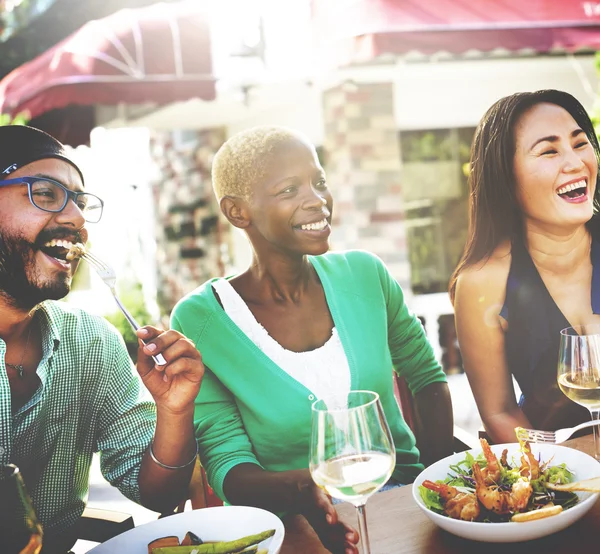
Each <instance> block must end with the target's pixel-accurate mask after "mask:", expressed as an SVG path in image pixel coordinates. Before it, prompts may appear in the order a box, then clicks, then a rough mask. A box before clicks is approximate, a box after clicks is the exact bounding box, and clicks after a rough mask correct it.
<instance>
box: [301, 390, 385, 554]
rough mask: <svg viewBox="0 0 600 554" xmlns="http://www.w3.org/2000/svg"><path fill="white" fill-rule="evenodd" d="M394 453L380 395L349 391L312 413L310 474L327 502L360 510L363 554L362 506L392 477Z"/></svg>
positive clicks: (321, 402) (366, 539)
mask: <svg viewBox="0 0 600 554" xmlns="http://www.w3.org/2000/svg"><path fill="white" fill-rule="evenodd" d="M395 465H396V450H395V448H394V441H393V439H392V435H391V433H390V429H389V427H388V424H387V421H386V419H385V414H384V412H383V408H382V407H381V403H380V402H379V395H378V394H377V393H375V392H371V391H352V392H350V393H349V394H348V395H347V397H346V396H344V397H342V398H337V399H335V401H334V402H333V403H330V405H328V404H327V403H326V402H325V401H324V400H317V401H316V402H315V403H314V404H313V407H312V430H311V441H310V472H311V475H312V478H313V480H314V481H315V483H316V484H317V485H318V486H320V487H321V488H323V489H324V490H325V491H326V492H327V493H328V494H329V495H330V496H332V497H333V498H337V499H339V500H344V501H346V502H350V503H351V504H354V506H356V508H357V510H358V523H359V532H360V537H361V544H362V552H363V554H370V552H371V551H370V547H369V534H368V531H367V520H366V514H365V504H366V502H367V499H368V498H369V496H371V495H372V494H373V493H375V492H377V491H378V490H379V489H380V488H381V487H383V485H385V484H386V482H387V481H388V479H389V478H390V477H391V475H392V472H393V471H394V467H395Z"/></svg>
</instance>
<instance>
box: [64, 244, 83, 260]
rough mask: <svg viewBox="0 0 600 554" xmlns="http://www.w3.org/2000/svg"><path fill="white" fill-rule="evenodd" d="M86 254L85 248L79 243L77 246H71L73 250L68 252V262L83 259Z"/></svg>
mask: <svg viewBox="0 0 600 554" xmlns="http://www.w3.org/2000/svg"><path fill="white" fill-rule="evenodd" d="M84 254H85V246H84V245H83V244H81V243H80V242H78V243H77V244H71V248H70V249H69V251H68V252H67V260H68V261H71V260H74V259H75V258H81V256H83V255H84Z"/></svg>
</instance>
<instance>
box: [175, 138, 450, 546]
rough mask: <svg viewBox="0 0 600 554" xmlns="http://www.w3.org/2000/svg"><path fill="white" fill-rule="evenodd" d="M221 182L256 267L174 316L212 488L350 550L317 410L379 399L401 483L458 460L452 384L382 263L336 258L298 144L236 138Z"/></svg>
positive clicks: (220, 165) (184, 304)
mask: <svg viewBox="0 0 600 554" xmlns="http://www.w3.org/2000/svg"><path fill="white" fill-rule="evenodd" d="M213 184H214V188H215V193H216V196H217V198H218V200H219V202H220V206H221V210H222V212H223V213H224V214H225V216H226V217H227V219H228V220H229V222H230V223H231V224H232V225H233V226H234V227H237V228H238V229H241V230H243V231H244V232H245V233H246V235H247V236H248V238H249V240H250V243H251V246H252V261H251V264H250V267H249V268H248V269H247V270H246V271H244V272H243V273H240V274H239V275H235V276H232V277H230V278H223V279H212V280H211V281H209V282H207V283H205V284H204V285H202V286H201V287H200V288H198V289H197V290H195V291H194V292H192V293H191V294H190V295H188V296H187V297H186V298H184V299H183V300H182V301H181V302H180V303H179V304H178V305H177V306H176V307H175V310H174V311H173V315H172V324H173V327H174V328H176V329H179V330H180V331H182V332H183V333H184V334H185V335H187V336H188V337H189V338H190V339H192V340H193V341H194V342H195V343H196V346H197V348H198V349H199V350H200V351H201V352H202V357H203V360H204V363H205V364H206V368H207V369H206V373H205V376H204V381H203V385H202V391H201V393H200V395H199V396H198V399H197V402H196V414H195V423H196V432H197V437H198V444H199V448H200V457H201V460H202V463H203V464H204V466H205V468H206V472H207V475H208V479H209V482H210V483H211V485H212V486H213V488H214V489H215V491H216V492H217V494H218V495H219V496H220V497H221V498H222V499H224V500H226V501H228V502H231V503H234V504H244V505H253V506H258V507H262V508H266V509H270V510H274V511H278V512H281V511H286V512H292V513H300V514H302V515H304V516H305V517H306V518H307V519H308V521H309V522H310V523H311V524H312V526H313V527H314V528H315V530H316V531H317V533H318V534H319V536H320V538H321V540H322V541H323V543H324V544H325V545H326V546H327V547H328V548H329V549H330V550H332V551H333V552H346V553H350V554H352V553H356V552H357V547H356V543H357V540H358V536H357V534H356V532H355V531H354V530H352V529H351V528H349V527H347V526H345V525H342V524H341V523H338V522H337V514H336V511H335V508H334V507H333V506H332V504H331V499H330V498H329V497H328V496H326V494H325V493H324V492H323V491H322V490H321V489H319V488H318V487H317V486H316V485H315V484H314V482H313V481H312V479H311V477H310V473H309V470H308V453H309V438H310V428H311V406H312V404H313V403H314V401H315V400H317V399H321V398H324V399H327V400H329V399H332V398H334V397H335V396H339V395H340V394H344V393H346V394H347V393H348V392H349V391H350V390H351V389H354V390H357V389H367V390H373V391H375V392H377V393H378V394H379V396H380V399H381V403H382V406H383V409H384V411H385V414H386V417H387V420H388V423H389V426H390V429H391V432H392V435H393V438H394V443H395V447H396V467H395V471H394V473H393V481H392V482H391V483H389V485H390V486H392V485H393V486H397V485H398V484H400V483H408V482H411V481H412V480H413V479H414V477H415V476H416V475H417V474H418V472H419V471H420V470H421V469H422V467H423V465H422V462H421V460H425V461H426V462H428V461H432V460H435V459H439V458H441V457H443V456H446V455H448V454H449V453H451V451H452V430H453V425H452V406H451V404H450V398H449V393H448V388H447V385H446V382H445V381H446V379H445V377H444V374H443V372H442V370H441V368H440V366H439V364H438V363H437V362H436V360H435V358H434V356H433V353H432V349H431V347H430V345H429V344H428V342H427V340H426V338H425V334H424V331H423V327H422V326H421V324H420V323H419V321H418V319H417V318H416V317H415V316H414V315H413V314H411V313H410V312H409V311H408V309H407V307H406V304H405V303H404V298H403V294H402V290H401V289H400V287H399V285H398V283H397V282H396V281H395V280H394V279H393V278H392V277H391V275H390V274H389V273H388V271H387V270H386V268H385V266H384V264H383V263H382V262H381V260H379V259H378V258H376V257H375V256H373V255H371V254H368V253H366V252H359V251H349V252H336V253H331V252H328V250H329V236H330V234H331V214H332V210H333V198H332V195H331V192H330V190H329V187H328V185H327V181H326V179H325V172H324V170H323V168H322V167H321V164H320V163H319V160H318V157H317V154H316V151H315V148H314V147H313V145H312V144H311V143H310V142H309V141H308V140H307V139H306V138H305V137H304V136H302V135H301V134H299V133H297V132H295V131H292V130H290V129H286V128H283V127H258V128H254V129H250V130H248V131H245V132H243V133H240V134H238V135H236V136H234V137H232V138H231V139H230V140H229V141H227V142H226V143H225V144H224V145H223V147H222V148H221V149H220V150H219V152H218V153H217V155H216V157H215V160H214V164H213ZM394 369H395V370H396V371H398V372H399V373H400V374H401V375H403V376H404V377H405V378H406V381H407V383H408V384H409V386H410V388H411V390H412V392H413V393H414V395H415V404H416V410H417V414H418V418H417V419H418V421H419V423H420V429H421V430H422V436H423V437H426V438H427V439H428V440H424V441H423V443H420V444H419V446H420V447H422V450H421V453H420V452H419V450H418V449H417V447H416V444H415V437H414V435H413V434H412V432H411V430H410V429H409V427H408V425H407V424H406V422H405V421H404V419H403V418H402V415H401V413H400V410H399V408H398V405H397V404H396V401H395V397H394V389H393V381H392V373H393V370H394ZM420 454H421V456H420Z"/></svg>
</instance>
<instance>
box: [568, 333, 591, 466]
mask: <svg viewBox="0 0 600 554" xmlns="http://www.w3.org/2000/svg"><path fill="white" fill-rule="evenodd" d="M558 386H559V387H560V390H561V391H562V392H563V393H564V394H565V395H566V396H567V397H568V398H570V399H571V400H573V402H577V404H580V405H581V406H584V407H585V408H587V409H588V410H589V411H590V414H591V416H592V420H594V421H597V422H598V423H600V325H578V326H575V327H567V328H566V329H563V330H562V331H561V332H560V350H559V356H558ZM593 429H594V457H595V458H596V459H597V460H598V461H600V437H599V436H598V433H599V430H598V426H597V425H594V426H593Z"/></svg>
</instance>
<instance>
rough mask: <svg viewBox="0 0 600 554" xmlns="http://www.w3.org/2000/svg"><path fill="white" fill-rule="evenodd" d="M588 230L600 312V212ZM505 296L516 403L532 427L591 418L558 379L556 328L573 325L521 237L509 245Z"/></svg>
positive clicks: (595, 299)
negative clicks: (518, 397)
mask: <svg viewBox="0 0 600 554" xmlns="http://www.w3.org/2000/svg"><path fill="white" fill-rule="evenodd" d="M588 228H589V230H590V232H591V235H592V250H591V259H592V266H593V271H592V310H593V312H594V313H595V314H600V217H598V216H597V217H594V218H593V219H592V220H591V221H590V223H589V224H588ZM511 256H512V260H511V265H510V272H509V274H508V281H507V283H506V300H505V302H504V306H503V307H502V311H501V312H500V315H501V316H502V317H504V319H506V321H507V322H508V331H507V333H506V337H505V353H506V360H507V363H508V368H509V370H510V371H511V373H512V374H513V375H514V377H515V379H516V380H517V383H519V387H521V391H522V395H521V400H520V402H519V405H520V406H521V409H522V410H523V412H524V413H525V415H526V416H527V417H528V418H529V421H530V422H531V424H532V425H533V426H534V427H535V428H536V429H545V430H554V429H559V428H561V427H569V426H571V425H576V424H578V423H581V422H583V421H589V420H590V413H589V411H588V410H587V409H586V408H584V407H582V406H580V405H579V404H576V403H575V402H572V401H571V400H569V399H568V398H567V397H566V396H565V395H564V394H563V393H562V392H561V390H560V389H559V388H558V385H557V383H556V376H557V363H558V350H559V344H560V331H561V330H562V329H565V328H566V327H570V326H571V324H570V323H569V321H568V320H567V318H566V317H565V316H564V315H563V313H562V312H561V311H560V309H559V308H558V306H557V305H556V303H555V302H554V299H553V298H552V296H551V295H550V293H549V292H548V289H547V288H546V285H545V284H544V282H543V280H542V278H541V277H540V274H539V273H538V270H537V268H536V267H535V264H534V263H533V260H532V259H531V256H530V255H529V252H528V251H527V248H526V247H525V244H524V243H523V241H522V240H515V241H513V244H512V249H511Z"/></svg>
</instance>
